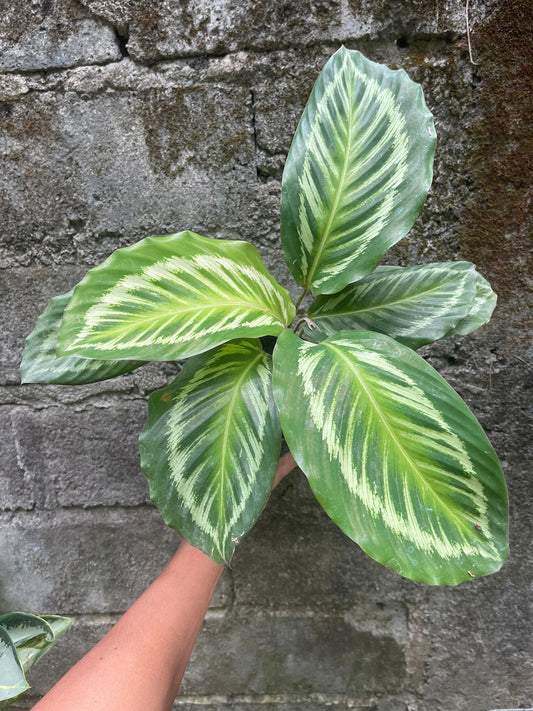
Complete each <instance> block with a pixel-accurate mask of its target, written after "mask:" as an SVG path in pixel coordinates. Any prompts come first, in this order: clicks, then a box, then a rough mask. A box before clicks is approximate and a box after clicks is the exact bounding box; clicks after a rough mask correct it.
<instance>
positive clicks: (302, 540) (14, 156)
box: [0, 0, 533, 711]
mask: <svg viewBox="0 0 533 711" xmlns="http://www.w3.org/2000/svg"><path fill="white" fill-rule="evenodd" d="M470 28H471V38H472V50H473V58H474V61H475V62H476V63H475V64H473V63H472V62H471V61H470V59H469V54H468V47H467V41H466V20H465V7H464V4H463V2H462V0H432V1H431V2H426V1H425V0H396V2H389V0H373V1H372V2H369V1H367V0H303V1H302V2H288V1H287V0H254V1H251V0H234V1H233V2H229V1H228V0H214V1H212V2H205V1H204V0H187V2H173V1H172V0H145V1H144V2H135V1H134V0H41V1H40V2H26V0H13V2H11V3H10V4H9V7H7V8H6V9H5V11H3V16H2V18H1V20H0V126H1V133H0V160H1V165H2V167H1V170H0V209H1V215H2V219H1V221H0V293H1V303H2V309H1V315H2V334H1V339H0V342H1V349H2V352H1V365H0V611H8V610H12V609H26V610H29V611H34V612H40V613H45V612H46V613H58V614H67V615H73V616H75V617H76V623H75V625H74V627H73V628H72V629H71V631H70V632H69V633H68V634H67V635H66V636H65V638H64V639H63V640H62V641H61V643H60V644H59V645H58V646H57V648H56V649H55V650H54V651H53V652H51V653H50V654H49V655H48V656H47V657H46V658H45V659H43V660H42V662H41V663H40V664H39V665H38V666H37V667H36V668H35V670H34V672H33V673H32V675H31V678H30V681H31V683H32V689H31V691H30V692H29V694H28V695H27V696H25V697H23V699H22V700H21V701H20V702H18V704H17V705H15V706H14V707H13V708H14V709H17V710H19V709H27V708H30V707H31V706H32V705H33V704H34V703H35V701H36V700H37V698H39V696H40V695H41V694H42V693H44V692H46V690H47V689H48V688H49V687H50V686H51V685H52V684H53V683H54V681H55V680H56V679H57V678H58V677H59V676H60V675H61V674H62V673H64V672H65V671H66V669H67V668H68V667H69V666H70V665H71V664H72V663H73V662H74V661H75V660H76V659H77V658H79V657H80V656H81V655H82V654H83V653H84V652H85V651H86V650H87V649H88V648H89V647H90V646H92V645H93V644H94V643H95V641H96V640H97V639H98V638H99V637H100V636H101V635H102V634H104V633H105V631H106V630H107V629H109V627H110V625H111V624H112V623H113V622H114V621H115V620H116V619H117V617H118V616H119V615H120V613H121V612H122V611H124V610H125V609H126V608H127V607H128V605H129V604H131V602H132V601H133V600H134V599H135V597H136V596H138V595H139V594H140V592H141V591H142V590H143V589H144V588H145V587H146V586H147V585H148V584H149V583H150V582H151V580H152V579H153V578H154V577H155V576H156V575H157V573H158V572H159V570H160V569H161V568H162V567H163V566H164V565H165V562H166V561H167V560H168V558H169V557H170V556H171V554H172V552H173V551H174V550H175V548H176V546H177V543H178V539H177V536H176V535H175V534H174V533H173V532H172V531H170V530H168V529H166V528H165V526H164V525H163V524H162V522H161V520H160V518H159V515H158V513H157V511H156V510H155V509H154V508H153V507H152V506H151V504H150V502H149V498H148V494H147V486H146V484H145V481H144V479H143V476H142V474H141V472H140V469H139V463H138V454H137V444H136V439H137V435H138V432H139V431H140V429H141V427H142V424H143V421H144V418H145V416H146V399H147V395H148V394H149V392H150V391H151V390H153V389H155V388H157V387H161V386H162V385H164V384H165V383H166V382H168V381H169V380H170V379H171V378H172V377H173V374H174V373H175V371H176V368H175V366H174V365H173V364H164V365H155V364H154V365H148V366H145V367H143V368H141V369H139V370H138V371H135V372H134V373H132V374H130V375H127V376H123V377H121V378H119V379H116V380H112V381H107V382H105V383H100V384H96V385H91V386H83V387H77V388H74V387H72V388H71V387H62V386H39V385H32V386H30V385H26V386H22V387H21V386H20V385H19V374H18V365H19V361H20V356H21V352H22V347H23V342H24V338H25V336H26V335H27V334H28V333H29V331H31V329H32V328H33V325H34V323H35V320H36V318H37V316H38V315H39V314H40V313H41V311H42V310H43V308H44V307H45V305H46V303H47V301H48V300H49V299H50V298H51V297H52V296H54V295H55V294H58V293H63V292H64V291H67V290H68V289H70V288H71V287H72V286H73V285H74V284H75V283H76V282H77V281H79V279H80V278H81V277H82V276H83V274H84V273H85V271H86V270H87V269H88V268H90V267H91V266H93V265H95V264H97V263H98V262H100V261H101V260H102V259H104V258H105V257H106V256H108V255H109V254H110V252H111V251H113V250H114V249H116V248H117V247H120V246H125V245H128V244H131V243H133V242H135V241H137V240H138V239H141V238H143V237H146V236H148V235H152V234H165V233H169V232H175V231H179V230H184V229H192V230H195V231H198V232H200V233H201V234H204V235H207V236H211V237H221V238H224V237H226V238H237V239H246V240H248V241H250V242H252V243H253V244H255V245H256V246H257V248H258V249H259V251H260V253H261V255H262V258H263V260H264V262H265V264H266V266H267V267H268V268H269V269H270V270H271V271H272V273H273V274H274V275H275V276H276V277H277V278H278V279H279V280H280V281H281V282H282V283H284V284H286V285H288V286H289V288H290V290H291V291H292V293H293V295H296V293H297V289H296V286H295V285H294V282H292V280H291V279H290V277H289V275H288V272H287V268H286V266H285V264H284V261H283V258H282V254H281V250H280V246H279V240H278V227H279V196H280V180H281V174H282V169H283V164H284V160H285V156H286V153H287V150H288V148H289V145H290V140H291V136H292V133H293V131H294V129H295V127H296V124H297V121H298V118H299V115H300V113H301V110H302V108H303V106H304V104H305V101H306V98H307V96H308V94H309V91H310V89H311V87H312V84H313V82H314V80H315V78H316V75H317V73H318V72H319V70H320V68H321V67H322V65H323V64H324V62H325V61H326V59H327V58H328V56H329V55H330V54H331V53H332V52H333V51H335V50H336V49H337V48H338V46H339V44H340V43H345V44H346V45H347V46H348V47H349V48H353V49H359V50H361V51H363V52H364V53H365V54H366V55H367V56H369V57H370V58H371V59H374V60H377V61H382V62H386V63H388V64H389V65H390V66H394V67H403V68H404V69H406V70H407V71H408V72H409V74H410V75H411V77H412V78H413V79H415V80H417V81H419V82H421V83H422V84H423V86H424V90H425V94H426V100H427V103H428V105H429V107H430V109H431V110H432V111H433V113H434V115H435V121H436V127H437V132H438V137H439V143H438V148H437V154H436V160H435V180H434V185H433V189H432V192H431V194H430V196H429V197H428V200H427V202H426V204H425V206H424V208H423V210H422V213H421V216H420V218H419V220H418V222H417V224H416V225H415V227H414V228H413V230H412V232H411V233H410V235H409V236H408V237H407V238H406V239H404V240H403V241H402V242H401V243H400V244H399V245H397V246H396V247H395V248H394V249H393V250H392V252H391V253H390V255H389V261H391V262H393V263H398V264H405V265H407V264H414V263H419V262H431V261H439V260H440V261H444V260H447V259H467V260H470V261H473V262H475V263H476V264H477V266H478V269H479V270H480V271H481V273H482V274H484V275H485V276H486V277H487V278H489V279H490V281H491V283H492V284H493V286H494V288H495V290H496V291H497V292H498V294H499V303H498V308H497V310H496V312H495V315H494V318H493V321H492V322H491V324H489V325H488V326H485V327H484V328H483V329H481V330H480V331H478V332H476V333H475V334H473V335H472V336H469V337H465V338H462V337H457V338H454V339H451V340H448V341H445V342H442V343H439V344H436V345H435V346H433V347H431V348H427V349H426V350H425V356H426V357H427V358H428V359H429V361H430V362H431V363H432V365H434V366H435V367H436V368H437V369H438V370H439V371H440V372H441V373H442V374H443V375H444V376H445V377H446V378H447V379H448V381H449V382H450V383H451V384H452V385H453V386H454V387H455V388H456V389H457V390H458V391H459V393H460V394H461V395H462V397H463V398H464V399H465V400H466V401H467V403H468V404H469V406H470V407H471V408H472V409H473V411H474V413H475V414H476V415H477V417H478V418H479V419H480V421H481V423H482V424H483V426H484V427H485V429H486V431H487V433H488V434H489V437H490V438H491V441H492V442H493V444H494V446H495V448H496V450H497V452H498V454H499V455H500V458H501V460H502V463H503V466H504V470H505V473H506V477H507V480H508V484H509V489H510V500H511V546H512V554H511V560H510V562H509V563H508V564H507V565H506V566H505V568H504V569H503V570H502V571H501V572H500V573H498V574H497V575H494V576H492V577H489V578H485V579H480V580H476V581H473V582H472V583H467V584H463V585H461V586H459V587H458V588H429V587H425V586H422V585H419V584H415V583H411V582H409V581H407V580H404V579H402V578H400V577H399V576H398V575H396V574H394V573H392V572H390V571H388V570H386V569H384V568H382V567H380V566H379V565H378V564H376V563H374V562H373V561H371V560H370V559H368V558H367V557H366V556H365V555H364V554H363V553H362V552H361V551H360V550H359V549H358V548H357V547H356V546H355V545H354V544H352V543H351V542H350V541H349V540H347V539H346V538H345V537H344V536H343V534H342V533H341V532H340V531H338V530H337V529H336V527H335V526H334V524H333V523H331V521H329V519H328V518H327V517H326V516H325V514H324V513H323V512H322V511H321V509H320V507H319V506H318V505H317V504H316V502H315V501H314V498H313V496H312V494H311V493H310V491H309V488H308V486H307V484H306V482H305V479H304V477H303V476H302V474H301V473H299V472H294V473H293V474H291V475H290V476H289V477H288V478H287V479H286V480H285V481H284V482H283V483H282V484H281V485H280V486H279V487H278V489H277V490H276V492H275V493H274V495H273V496H272V498H271V501H270V503H269V505H268V507H267V509H266V510H265V512H264V514H263V516H262V518H261V520H260V521H259V522H258V524H257V526H256V527H255V528H254V530H253V531H252V532H251V534H250V535H249V536H248V537H247V538H246V539H245V540H244V542H243V543H242V545H241V546H240V547H239V549H238V550H237V552H236V555H235V558H234V561H233V565H232V567H231V569H229V570H227V571H226V573H225V574H224V577H223V580H222V581H221V584H220V587H219V589H218V591H217V593H216V596H215V598H214V600H213V603H212V606H211V609H210V611H209V613H208V616H207V619H206V623H205V626H204V629H203V631H202V633H201V636H200V639H199V641H198V644H197V646H196V648H195V650H194V653H193V657H192V661H191V665H190V667H189V669H188V671H187V674H186V677H185V679H184V682H183V686H182V690H181V693H180V696H179V698H178V699H177V701H176V708H177V709H182V710H185V709H186V710H187V711H193V710H194V711H199V710H202V711H213V710H214V709H217V710H218V709H222V710H230V709H231V710H232V711H304V710H305V711H316V710H318V709H323V708H334V709H366V710H368V711H370V710H373V711H455V710H458V711H462V710H466V709H468V711H488V710H489V709H493V708H505V707H507V708H526V707H528V706H533V684H532V678H533V652H532V648H531V640H530V637H529V635H528V623H529V624H530V623H531V617H530V608H529V607H528V591H529V586H530V585H531V553H530V537H531V504H530V501H531V476H530V462H531V461H532V459H533V452H532V451H531V415H532V409H531V385H532V377H531V373H532V356H533V352H532V346H531V308H532V301H531V272H530V271H529V272H528V269H529V270H530V269H531V259H530V256H531V246H532V245H531V226H530V222H528V212H527V206H528V199H529V197H530V195H531V184H530V182H528V181H529V177H528V166H530V160H531V143H530V140H529V138H528V133H527V125H528V123H527V122H528V118H529V116H530V112H531V106H530V100H528V95H529V96H531V93H530V88H531V87H530V83H529V82H530V79H529V74H528V67H529V68H530V64H531V54H532V52H531V45H530V44H529V37H530V36H531V13H530V8H529V4H528V3H527V2H521V1H517V2H515V3H508V2H506V1H504V0H478V1H477V2H471V3H470Z"/></svg>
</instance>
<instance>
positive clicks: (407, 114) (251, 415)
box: [22, 48, 507, 584]
mask: <svg viewBox="0 0 533 711" xmlns="http://www.w3.org/2000/svg"><path fill="white" fill-rule="evenodd" d="M435 140H436V136H435V129H434V125H433V119H432V116H431V114H430V112H429V111H428V109H427V107H426V105H425V103H424V98H423V94H422V90H421V88H420V87H419V86H418V85H417V84H415V83H414V82H412V81H411V80H410V79H409V78H408V76H407V75H406V74H405V72H404V71H402V70H399V71H394V70H390V69H388V68H387V67H385V66H382V65H379V64H376V63H374V62H371V61H369V60H367V59H366V58H365V57H363V55H361V54H360V53H359V52H355V51H350V50H347V49H345V48H341V49H340V50H339V51H338V52H336V53H335V54H334V55H333V57H331V59H330V60H329V61H328V63H327V64H326V66H325V67H324V69H323V70H322V72H321V74H320V75H319V77H318V80H317V82H316V84H315V86H314V88H313V90H312V93H311V95H310V98H309V100H308V103H307V105H306V108H305V111H304V113H303V115H302V118H301V121H300V123H299V126H298V129H297V131H296V134H295V136H294V140H293V143H292V146H291V149H290V152H289V155H288V157H287V162H286V166H285V170H284V174H283V182H282V199H281V242H282V246H283V251H284V254H285V258H286V261H287V264H288V266H289V268H290V271H291V272H292V274H293V276H294V278H295V280H296V282H297V283H298V284H299V285H300V286H301V288H302V291H301V295H300V298H299V299H298V301H297V303H296V304H293V303H292V301H291V299H290V296H289V293H288V292H287V291H286V290H285V289H284V288H283V287H281V286H280V285H279V284H277V282H276V281H275V280H274V279H273V278H272V276H271V275H270V274H269V273H268V272H267V271H266V269H265V268H264V266H263V264H262V262H261V260H260V257H259V254H258V253H257V251H256V249H255V248H254V247H253V246H251V245H250V244H247V243H245V242H239V241H224V240H214V239H207V238H205V237H202V236H200V235H197V234H194V233H192V232H181V233H178V234H173V235H168V236H165V237H150V238H147V239H144V240H142V241H140V242H138V243H137V244H134V245H132V246H130V247H126V248H124V249H119V250H117V251H116V252H115V253H113V254H112V255H111V256H110V257H109V258H108V259H107V260H106V261H105V262H104V263H102V264H100V265H99V266H97V267H95V268H94V269H91V270H90V271H89V272H88V274H87V275H86V276H85V278H84V279H83V280H82V281H81V282H80V283H79V284H78V285H77V286H76V288H75V289H74V290H73V291H72V292H69V293H68V294H64V295H62V296H58V297H56V298H54V299H52V301H51V302H50V303H49V305H48V307H47V308H46V310H45V312H44V313H43V315H42V316H41V317H40V318H39V320H38V322H37V325H36V327H35V329H34V331H33V332H32V334H31V335H30V336H29V338H28V340H27V343H26V348H25V353H24V358H23V363H22V375H23V380H24V381H25V382H47V383H63V384H79V383H87V382H94V381H97V380H102V379H105V378H111V377H114V376H117V375H120V374H122V373H126V372H128V371H131V370H133V369H134V368H138V367H139V366H141V365H142V364H143V363H144V362H146V361H151V360H160V361H164V360H178V359H179V360H183V359H185V364H184V366H183V369H182V370H181V372H180V373H179V375H178V376H177V378H176V379H175V380H174V382H172V383H171V384H170V385H168V387H166V388H164V389H162V390H159V391H157V392H155V393H153V394H152V396H151V397H150V403H149V413H148V422H147V425H146V427H145V429H144V431H143V432H142V434H141V438H140V450H141V464H142V468H143V470H144V472H145V474H146V476H147V478H148V481H149V485H150V492H151V496H152V499H153V501H154V502H155V504H156V505H157V506H158V508H159V510H160V511H161V514H162V515H163V517H164V520H165V521H166V522H167V524H168V525H170V526H172V527H173V528H175V529H177V530H178V531H179V532H180V533H181V534H182V535H183V536H185V537H186V538H187V539H188V540H189V541H190V542H191V543H192V544H193V545H194V546H197V547H198V548H200V549H202V550H203V551H205V552H206V553H207V554H208V555H209V556H211V557H212V558H213V560H216V561H219V562H228V561H230V559H231V557H232V554H233V552H234V549H235V546H236V545H237V544H238V543H239V541H240V540H241V538H242V537H243V536H244V535H245V534H246V533H247V532H248V531H249V530H250V528H251V527H252V526H253V524H254V522H255V521H256V519H257V518H258V516H259V514H260V512H261V510H262V508H263V506H264V504H265V501H266V499H267V497H268V495H269V493H270V489H271V486H272V482H273V478H274V473H275V470H276V465H277V461H278V458H279V454H280V446H281V440H282V435H283V436H284V437H285V439H286V442H287V444H288V446H289V448H290V450H291V452H292V453H293V455H294V457H295V459H296V461H297V463H298V465H299V466H300V467H301V469H302V470H303V472H304V473H305V475H306V476H307V478H308V480H309V484H310V486H311V488H312V490H313V492H314V494H315V496H316V498H317V499H318V501H319V502H320V504H321V505H322V506H323V508H324V509H325V511H326V512H327V513H328V514H329V516H330V517H331V518H332V519H333V521H335V523H336V524H337V525H338V526H339V527H340V528H341V529H342V530H343V531H344V532H345V533H346V534H347V535H348V536H349V537H350V538H352V539H353V540H354V541H356V543H358V544H359V545H360V546H361V548H363V550H364V551H366V553H368V555H370V556H371V557H372V558H374V559H375V560H377V561H379V562H380V563H382V564H383V565H386V566H388V567H389V568H392V569H393V570H396V571H397V572H398V573H400V574H402V575H404V576H406V577H409V578H411V579H412V580H416V581H422V582H426V583H431V584H441V583H447V584H456V583H459V582H461V581H463V580H468V579H469V578H472V577H477V576H479V575H485V574H488V573H491V572H494V571H495V570H497V569H498V568H499V567H500V566H501V564H502V561H503V560H505V558H506V557H507V495H506V489H505V483H504V479H503V474H502V471H501V467H500V465H499V462H498V460H497V458H496V455H495V453H494V451H493V449H492V447H491V445H490V444H489V442H488V440H487V437H486V436H485V434H484V432H483V431H482V429H481V427H480V425H479V424H478V422H477V421H476V419H475V418H474V416H473V415H472V413H471V412H470V411H469V410H468V408H467V407H466V405H465V404H464V403H463V401H462V400H461V399H460V397H459V396H458V395H457V394H456V393H455V392H454V391H453V390H452V388H451V387H450V386H449V385H448V384H447V383H446V382H445V381H444V380H443V379H442V378H441V377H440V375H439V374H438V373H437V372H436V371H435V370H433V369H432V368H431V367H430V366H429V365H428V363H427V362H426V361H425V360H424V359H423V358H422V357H421V356H419V355H418V354H417V353H416V350H415V349H416V348H418V347H420V346H422V345H423V344H427V343H431V342H432V341H434V340H436V339H439V338H443V337H446V336H450V335H453V334H467V333H469V332H470V331H472V330H474V329H475V328H477V327H478V326H480V325H481V324H483V323H485V322H486V321H487V320H488V319H489V318H490V316H491V313H492V310H493V308H494V305H495V301H496V296H495V294H494V293H493V292H492V290H491V288H490V285H489V284H488V283H487V282H486V281H485V279H484V278H483V277H482V276H481V275H480V274H479V273H477V272H476V270H475V268H474V266H473V265H472V264H469V263H466V262H445V263H438V264H425V265H421V266H411V267H389V266H380V265H379V264H380V261H381V260H382V257H383V255H384V254H385V252H386V250H387V249H389V248H390V247H391V246H392V245H394V244H395V243H396V242H398V241H399V240H400V239H401V238H402V237H404V236H405V234H406V233H407V232H408V231H409V230H410V228H411V227H412V225H413V222H414V220H415V219H416V216H417V214H418V212H419V210H420V207H421V205H422V203H423V201H424V199H425V196H426V193H427V191H428V189H429V187H430V184H431V179H432V163H433V153H434V148H435ZM309 301H311V303H310V307H309V309H308V310H307V312H302V311H301V306H302V304H305V303H308V302H309ZM299 309H300V310H299ZM297 312H298V315H297V316H296V314H297ZM267 337H274V338H275V340H276V342H275V347H274V348H273V349H269V348H268V347H266V344H267V342H268V341H269V340H270V341H271V340H272V338H270V339H269V338H267ZM272 350H273V352H272Z"/></svg>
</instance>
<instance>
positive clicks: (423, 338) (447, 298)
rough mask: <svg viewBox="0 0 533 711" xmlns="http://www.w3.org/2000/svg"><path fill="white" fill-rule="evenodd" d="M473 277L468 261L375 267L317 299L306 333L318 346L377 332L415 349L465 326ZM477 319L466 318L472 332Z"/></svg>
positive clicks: (473, 291) (471, 300)
mask: <svg viewBox="0 0 533 711" xmlns="http://www.w3.org/2000/svg"><path fill="white" fill-rule="evenodd" d="M477 277H480V275H479V274H477V273H476V271H475V268H474V265H473V264H470V263H469V262H442V263H439V264H423V265H420V266H415V267H378V268H377V269H376V270H375V271H374V272H372V274H369V275H368V276H366V277H364V278H363V279H361V280H359V281H358V282H356V283H355V284H350V285H349V286H347V287H346V288H345V289H343V291H341V292H340V293H338V294H331V295H324V296H319V297H318V298H317V299H316V300H315V301H314V302H313V303H312V304H311V307H310V309H309V312H308V315H309V318H310V319H311V320H312V321H313V323H314V324H315V325H316V328H309V327H307V328H306V333H307V335H308V336H309V337H310V338H311V340H313V341H320V340H323V339H324V338H326V337H327V336H331V335H333V334H335V333H337V332H338V331H345V330H360V331H377V332H379V333H385V334H386V335H388V336H391V337H392V338H395V339H396V340H397V341H400V343H404V344H405V345H407V346H410V347H411V348H419V347H420V346H423V345H425V344H427V343H432V342H433V341H436V340H437V339H439V338H443V337H445V336H448V335H451V334H452V333H456V332H458V331H457V328H458V327H459V326H460V324H463V325H462V328H465V327H466V321H467V317H468V316H469V314H471V312H472V310H473V309H474V304H475V298H476V285H477V283H478V279H477ZM480 278H482V277H480ZM483 281H484V280H483ZM489 289H490V287H489ZM491 293H492V291H491ZM476 310H477V306H476ZM477 320H479V319H477V318H476V319H474V318H470V325H471V326H473V328H477V326H478V325H481V323H477ZM474 324H476V325H474ZM473 328H472V329H471V330H473Z"/></svg>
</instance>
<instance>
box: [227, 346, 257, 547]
mask: <svg viewBox="0 0 533 711" xmlns="http://www.w3.org/2000/svg"><path fill="white" fill-rule="evenodd" d="M262 357H263V351H261V350H260V351H259V352H258V354H257V356H256V357H255V358H254V359H253V360H252V361H251V362H250V363H249V365H248V366H247V367H246V368H245V369H244V370H243V372H242V373H241V375H240V376H239V378H238V379H237V382H236V383H235V384H234V385H233V392H232V394H231V398H230V401H229V404H228V406H227V408H226V418H225V424H224V432H223V435H222V452H221V457H220V461H221V467H220V471H221V477H220V480H221V482H220V486H219V491H222V490H223V489H224V487H225V485H226V479H227V471H226V470H227V467H226V459H227V454H228V449H229V447H228V440H229V433H230V430H231V425H232V421H233V418H232V414H233V411H234V409H235V405H236V402H237V398H238V396H239V394H240V389H241V386H242V383H243V382H244V380H245V379H246V377H247V376H248V373H249V372H250V370H252V368H254V367H255V365H256V364H257V363H258V362H259V361H260V360H261V359H262ZM223 504H224V500H223V496H219V497H218V514H219V521H224V520H225V519H226V512H225V510H224V506H223ZM217 547H218V544H217ZM219 552H220V553H221V554H222V551H220V549H219ZM222 557H224V556H222Z"/></svg>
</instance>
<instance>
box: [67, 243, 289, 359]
mask: <svg viewBox="0 0 533 711" xmlns="http://www.w3.org/2000/svg"><path fill="white" fill-rule="evenodd" d="M293 317H294V306H293V304H292V303H291V301H290V297H289V294H288V292H287V291H286V290H285V289H283V288H282V287H280V286H279V285H278V284H277V283H276V282H275V280H274V279H273V278H272V277H271V276H270V275H269V274H268V272H267V271H266V269H265V268H264V266H263V264H262V262H261V259H260V257H259V254H258V252H257V250H256V249H255V248H254V247H252V245H250V244H247V243H246V242H237V241H230V240H214V239H207V238H205V237H201V236H200V235H197V234H195V233H193V232H180V233H178V234H175V235H168V236H167V237H149V238H147V239H144V240H141V241H140V242H138V243H137V244H135V245H133V246H131V247H126V248H124V249H119V250H117V251H116V252H114V253H113V254H112V255H111V256H110V257H109V258H108V259H107V260H106V261H105V262H104V263H103V264H101V265H99V266H98V267H95V268H94V269H91V271H90V272H89V273H88V274H87V276H86V277H85V278H84V279H83V280H82V281H81V282H80V284H79V285H78V286H77V287H76V288H75V290H74V294H73V296H72V298H71V300H70V302H69V304H68V306H67V308H66V309H65V313H64V316H63V322H62V325H61V329H60V335H59V345H58V354H59V355H73V354H77V355H82V356H85V357H88V358H99V359H107V358H113V359H119V360H122V359H137V358H138V359H147V360H148V359H149V360H173V359H176V358H186V357H188V356H191V355H195V354H198V353H202V352H204V351H206V350H208V349H210V348H214V347H215V346H217V345H219V344H220V343H224V342H225V341H228V340H231V339H234V338H238V337H252V336H264V335H273V336H275V335H277V334H279V333H280V332H281V331H282V330H283V327H284V326H286V325H287V324H288V323H290V322H291V321H292V319H293Z"/></svg>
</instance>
